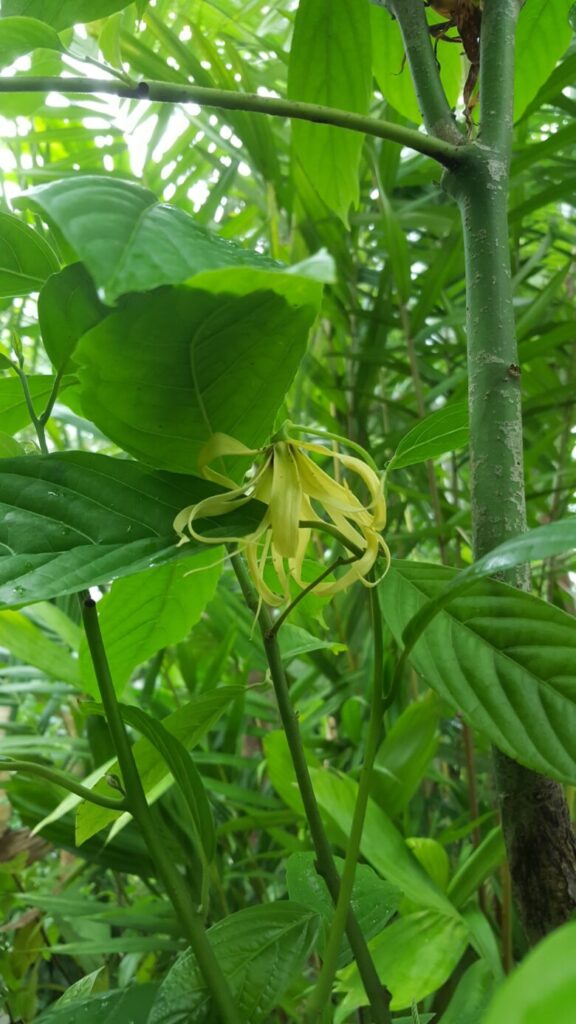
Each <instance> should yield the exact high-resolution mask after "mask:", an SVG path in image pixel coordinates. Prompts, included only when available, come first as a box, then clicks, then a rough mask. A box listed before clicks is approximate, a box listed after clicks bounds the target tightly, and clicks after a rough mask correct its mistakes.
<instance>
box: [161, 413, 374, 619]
mask: <svg viewBox="0 0 576 1024" xmlns="http://www.w3.org/2000/svg"><path fill="white" fill-rule="evenodd" d="M344 443H345V442H344ZM353 447H355V448H356V449H357V446H353ZM246 456H249V457H250V458H251V459H252V460H253V465H252V469H251V470H250V472H249V473H248V474H247V476H246V478H245V480H244V482H243V483H242V484H240V485H238V484H236V483H235V482H234V481H233V480H231V479H229V478H228V477H226V476H224V475H222V474H221V473H218V472H216V471H215V470H214V469H212V468H211V466H210V463H212V462H214V460H215V459H219V458H229V457H242V458H244V459H245V458H246ZM313 456H321V457H323V458H324V459H329V460H331V462H332V465H333V467H334V471H335V472H334V476H330V474H329V473H327V472H326V471H325V470H324V469H322V468H321V467H320V466H319V465H318V463H317V462H316V461H315V459H314V457H313ZM366 458H367V459H368V460H369V457H368V456H366ZM199 467H200V469H201V471H202V473H203V475H204V476H205V477H207V478H208V479H210V480H213V481H215V482H216V483H219V484H221V485H223V486H224V487H226V488H227V490H226V491H224V492H223V493H220V494H215V495H213V496H212V497H209V498H204V499H203V501H199V502H197V504H195V505H190V506H189V507H188V508H185V509H182V511H181V512H179V514H178V515H177V516H176V519H175V520H174V529H175V530H176V532H177V533H178V534H179V536H180V539H181V542H184V541H186V540H189V539H190V538H191V537H193V538H194V539H195V540H197V541H201V542H203V543H206V544H222V543H237V544H238V545H239V546H240V549H241V550H243V551H244V553H245V555H246V559H247V562H248V567H249V570H250V575H251V577H252V580H253V581H254V584H255V586H256V588H257V590H258V593H259V595H260V597H261V598H262V599H263V600H264V601H266V603H267V604H270V605H280V604H283V603H284V602H285V601H290V600H291V595H290V580H291V579H292V580H294V581H295V582H296V584H297V585H298V586H299V587H301V588H303V587H305V586H307V581H305V580H304V579H303V575H302V574H303V566H304V559H305V556H306V553H307V551H308V548H309V545H310V540H311V537H312V532H313V530H315V529H316V530H318V531H319V532H322V528H323V525H324V524H326V523H328V524H331V526H332V529H334V528H335V529H336V530H337V531H338V533H339V534H340V537H341V539H342V541H343V542H344V543H345V544H347V545H348V546H349V548H350V550H351V551H352V552H354V554H355V555H356V558H355V560H354V561H353V562H352V563H351V564H350V565H349V566H348V567H347V569H346V571H345V572H343V573H342V575H341V576H339V577H338V578H337V579H336V580H333V581H330V582H322V583H319V584H318V585H317V587H316V588H315V592H316V593H319V594H325V595H332V594H337V593H339V592H340V591H342V590H344V589H345V588H346V587H349V586H350V585H351V584H353V583H356V582H357V581H360V582H361V583H363V584H365V585H366V586H372V585H373V581H372V580H368V579H367V577H368V575H369V574H370V575H372V569H373V568H374V566H375V563H376V561H377V559H378V558H379V557H380V556H383V557H384V559H385V569H384V571H386V569H387V568H388V565H389V563H390V553H389V550H388V547H387V545H386V543H385V541H384V538H383V537H382V534H381V531H382V530H383V529H384V526H385V525H386V502H385V499H384V492H383V488H382V480H381V478H380V476H379V474H378V472H377V471H376V469H375V467H374V466H373V465H370V461H364V460H363V459H361V458H359V457H357V456H355V455H347V454H344V453H343V452H341V451H338V450H335V449H333V448H332V447H327V446H326V445H324V444H320V443H316V442H314V443H310V442H306V441H300V440H294V439H292V438H291V437H289V436H287V430H286V428H285V429H283V430H282V432H281V433H280V434H279V435H276V438H275V439H273V440H272V441H271V442H270V444H268V445H266V446H265V447H264V448H258V449H252V448H247V447H246V445H244V444H242V442H241V441H238V440H236V439H235V438H233V437H229V436H228V435H227V434H213V436H212V437H211V439H210V440H209V441H208V443H207V444H206V445H205V447H204V449H203V451H202V453H201V456H200V459H199ZM338 477H342V479H341V480H340V479H338ZM353 482H354V483H355V485H358V484H360V488H361V490H363V492H364V493H365V495H366V497H365V499H364V500H363V499H361V498H360V497H358V495H357V494H356V493H355V491H353V490H352V488H351V484H352V483H353ZM253 499H256V500H258V501H260V502H262V504H263V505H264V506H265V512H264V514H263V516H262V519H261V521H260V523H259V524H258V526H257V528H256V529H255V530H254V531H253V532H252V533H251V534H249V535H248V536H244V537H239V536H229V537H222V536H218V537H217V538H216V537H207V536H205V535H203V534H202V533H201V532H199V530H198V529H197V525H196V524H197V521H198V520H201V519H209V518H211V517H212V516H218V517H222V516H225V515H226V513H227V512H232V511H234V510H236V509H238V508H240V507H241V506H242V505H244V504H246V503H247V502H249V501H252V500H253ZM303 524H304V525H303ZM315 524H317V526H316V525H315ZM316 557H317V555H316ZM270 561H271V562H272V565H273V567H274V570H275V574H276V577H277V579H278V581H279V586H280V589H281V591H282V592H281V593H276V591H274V590H272V588H271V587H270V586H269V585H268V583H267V582H266V579H265V568H266V565H267V564H268V563H269V562H270Z"/></svg>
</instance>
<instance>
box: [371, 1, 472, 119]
mask: <svg viewBox="0 0 576 1024" xmlns="http://www.w3.org/2000/svg"><path fill="white" fill-rule="evenodd" d="M428 17H429V21H430V23H432V24H434V23H437V22H441V21H445V20H446V19H445V18H444V17H441V16H440V15H438V14H436V13H435V12H434V11H429V12H428ZM370 19H371V32H372V62H373V69H374V77H375V78H376V81H377V82H378V86H379V88H380V89H381V91H382V94H383V96H384V97H385V99H386V100H387V101H388V103H390V105H391V106H393V107H394V109H395V110H397V111H398V112H399V113H400V114H402V115H403V116H404V117H406V118H408V120H409V121H414V122H415V123H416V124H420V123H421V121H422V116H421V114H420V109H419V107H418V100H417V99H416V93H415V91H414V85H413V82H412V75H411V74H410V69H409V67H408V64H407V62H406V55H405V51H404V44H403V42H402V36H401V34H400V29H399V27H398V24H397V23H396V21H394V20H393V19H392V17H391V16H390V14H389V13H388V11H386V10H383V8H382V7H381V6H379V7H376V6H372V7H371V8H370ZM458 50H459V48H458V47H457V46H454V45H453V44H450V43H442V42H440V44H439V46H438V62H439V65H440V78H441V79H442V84H443V86H444V90H445V92H446V96H447V99H448V103H449V104H450V106H451V107H455V106H456V104H457V102H458V96H459V94H460V90H461V86H462V57H461V55H460V53H459V52H458Z"/></svg>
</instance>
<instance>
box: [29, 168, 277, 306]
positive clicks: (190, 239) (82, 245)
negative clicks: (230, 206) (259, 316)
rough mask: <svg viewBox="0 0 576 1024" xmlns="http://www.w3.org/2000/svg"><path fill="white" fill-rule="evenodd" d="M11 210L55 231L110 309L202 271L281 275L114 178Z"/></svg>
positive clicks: (56, 191) (83, 178) (80, 182)
mask: <svg viewBox="0 0 576 1024" xmlns="http://www.w3.org/2000/svg"><path fill="white" fill-rule="evenodd" d="M19 203H20V204H21V205H29V204H30V203H31V204H32V205H33V206H34V207H38V208H39V209H40V210H41V211H42V213H43V214H44V215H45V216H46V217H48V218H49V220H50V221H52V222H53V223H54V224H55V225H56V226H57V227H58V229H59V230H60V231H61V232H62V234H63V235H64V237H65V238H66V240H67V242H69V244H70V245H71V246H72V248H73V249H74V251H75V252H76V253H77V255H78V257H79V259H80V260H81V261H82V262H83V263H85V264H86V267H87V268H88V270H89V271H90V274H91V275H92V277H93V279H94V283H95V284H96V286H97V288H98V289H101V291H102V295H103V297H104V298H105V300H106V301H107V302H108V303H111V304H113V303H114V302H115V300H116V299H118V297H119V296H120V295H124V294H126V293H127V292H135V291H149V290H150V289H152V288H157V287H158V286H159V285H162V284H180V283H181V282H182V281H186V280H187V279H188V278H191V277H193V276H194V275H195V274H198V273H200V272H202V271H215V270H221V269H225V268H230V267H242V266H244V267H250V268H251V269H252V271H253V272H256V271H258V270H260V271H276V270H277V271H283V270H285V269H286V268H285V267H284V266H283V265H282V264H279V263H276V262H275V261H274V260H271V259H269V258H268V257H267V256H262V255H261V254H260V253H256V252H252V251H251V250H250V249H244V248H242V246H240V245H238V244H236V243H235V242H228V241H226V240H225V239H223V238H219V237H218V235H214V234H212V233H211V232H209V231H207V230H206V229H205V228H203V227H200V226H199V225H198V224H197V223H196V222H195V221H194V219H193V218H192V217H190V216H189V215H188V214H187V213H185V212H184V211H183V210H179V209H178V208H177V207H175V206H168V205H167V204H166V203H160V202H159V201H158V199H157V198H156V196H155V195H154V193H153V192H150V191H149V190H148V189H146V188H142V186H141V185H137V184H136V183H135V182H131V181H124V180H122V179H121V178H112V177H101V176H97V175H78V176H75V177H73V178H65V179H64V180H63V181H53V182H49V183H48V184H47V185H39V186H38V187H37V188H34V189H31V190H30V191H29V192H27V193H26V195H24V196H22V197H21V198H20V199H19ZM280 276H283V275H280ZM292 284H293V286H294V287H296V286H297V282H296V280H294V281H293V282H292ZM252 287H253V288H256V287H257V284H253V286H252Z"/></svg>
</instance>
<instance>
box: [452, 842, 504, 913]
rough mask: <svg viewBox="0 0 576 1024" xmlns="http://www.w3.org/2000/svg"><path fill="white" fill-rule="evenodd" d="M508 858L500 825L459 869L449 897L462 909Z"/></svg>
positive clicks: (453, 880) (453, 879)
mask: <svg viewBox="0 0 576 1024" xmlns="http://www.w3.org/2000/svg"><path fill="white" fill-rule="evenodd" d="M505 856H506V849H505V846H504V836H503V835H502V829H501V828H500V826H499V825H497V826H496V827H495V828H493V829H491V830H490V832H488V834H487V835H486V836H484V838H483V840H482V842H481V843H480V844H479V845H478V846H477V847H476V849H474V850H472V852H471V853H470V856H469V857H468V859H467V860H466V861H464V863H463V864H462V865H461V866H460V867H459V868H458V871H457V872H456V873H455V875H454V877H453V878H452V879H451V881H450V885H449V886H448V895H449V896H450V899H451V900H453V901H454V904H455V905H456V906H457V907H461V906H462V905H463V904H464V903H465V902H466V900H467V899H469V898H470V897H471V896H472V895H473V894H474V893H475V892H476V890H477V888H478V886H480V885H482V882H484V881H485V880H486V878H488V876H489V875H491V874H492V872H493V871H495V870H496V868H497V867H499V866H500V864H501V863H502V861H503V860H504V858H505Z"/></svg>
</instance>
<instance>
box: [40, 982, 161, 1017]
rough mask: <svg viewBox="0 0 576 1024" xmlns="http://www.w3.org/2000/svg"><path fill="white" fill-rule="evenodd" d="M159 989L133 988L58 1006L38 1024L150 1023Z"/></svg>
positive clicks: (99, 994) (156, 987) (155, 987)
mask: <svg viewBox="0 0 576 1024" xmlns="http://www.w3.org/2000/svg"><path fill="white" fill-rule="evenodd" d="M157 990H158V986H157V985H154V984H146V985H131V986H130V987H128V988H123V989H112V991H110V992H102V993H100V992H99V993H98V994H97V995H91V996H90V997H89V998H88V999H81V1000H78V1001H75V1002H73V1003H64V1004H63V1005H62V1006H60V1005H59V1004H58V1003H56V1004H55V1006H52V1007H50V1009H49V1010H47V1011H46V1013H43V1014H41V1015H40V1017H38V1018H37V1020H38V1024H78V1021H79V1020H81V1021H82V1024H127V1021H130V1020H135V1021H138V1022H142V1024H144V1021H145V1020H146V1016H147V1013H148V1010H149V1008H150V1003H151V1002H152V1000H153V998H154V996H155V994H156V992H157Z"/></svg>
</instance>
